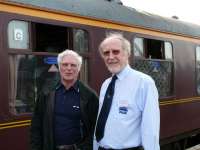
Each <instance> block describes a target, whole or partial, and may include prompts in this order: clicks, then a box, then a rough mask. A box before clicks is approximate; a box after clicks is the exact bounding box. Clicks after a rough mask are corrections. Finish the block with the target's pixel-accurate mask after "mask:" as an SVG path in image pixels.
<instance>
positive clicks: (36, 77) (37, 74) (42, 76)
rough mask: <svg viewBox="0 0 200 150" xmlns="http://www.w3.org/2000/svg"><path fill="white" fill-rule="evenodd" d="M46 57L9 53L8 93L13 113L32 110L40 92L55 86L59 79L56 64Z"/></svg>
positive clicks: (45, 91)
mask: <svg viewBox="0 0 200 150" xmlns="http://www.w3.org/2000/svg"><path fill="white" fill-rule="evenodd" d="M46 58H48V56H34V55H10V57H9V60H10V90H9V91H10V93H9V95H10V107H11V111H12V112H13V113H27V112H32V111H33V104H34V102H35V101H36V99H37V98H38V95H39V94H40V92H44V93H47V92H48V91H49V90H51V89H52V88H53V87H54V86H55V84H56V82H57V80H58V79H59V73H58V69H57V65H56V64H54V62H55V61H53V62H52V60H51V61H45V59H46ZM55 59H56V57H55ZM55 63H56V62H55Z"/></svg>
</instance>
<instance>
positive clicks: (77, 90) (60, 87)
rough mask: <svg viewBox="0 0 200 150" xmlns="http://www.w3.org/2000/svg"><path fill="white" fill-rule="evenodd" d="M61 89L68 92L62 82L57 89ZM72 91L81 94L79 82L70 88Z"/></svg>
mask: <svg viewBox="0 0 200 150" xmlns="http://www.w3.org/2000/svg"><path fill="white" fill-rule="evenodd" d="M59 89H61V90H62V91H63V92H65V91H66V89H65V87H64V85H63V84H62V83H61V82H60V83H59V84H58V85H57V87H56V90H59ZM70 89H74V90H75V91H76V92H78V93H79V81H78V80H77V81H76V82H75V83H74V85H73V86H72V87H70V88H69V89H68V90H70Z"/></svg>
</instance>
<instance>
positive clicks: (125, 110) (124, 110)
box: [119, 107, 128, 114]
mask: <svg viewBox="0 0 200 150" xmlns="http://www.w3.org/2000/svg"><path fill="white" fill-rule="evenodd" d="M127 112H128V108H127V107H119V113H121V114H127Z"/></svg>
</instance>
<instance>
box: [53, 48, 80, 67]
mask: <svg viewBox="0 0 200 150" xmlns="http://www.w3.org/2000/svg"><path fill="white" fill-rule="evenodd" d="M68 55H72V56H74V57H75V58H76V59H77V61H78V70H79V71H80V69H81V65H82V62H83V59H82V57H81V56H80V55H79V54H78V53H76V52H75V51H73V50H69V49H66V50H64V51H63V52H61V53H59V54H58V57H57V62H58V68H59V70H60V64H61V63H62V59H63V57H64V56H68Z"/></svg>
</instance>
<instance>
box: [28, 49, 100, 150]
mask: <svg viewBox="0 0 200 150" xmlns="http://www.w3.org/2000/svg"><path fill="white" fill-rule="evenodd" d="M57 62H58V67H59V72H60V77H61V80H60V82H59V83H58V84H57V86H56V87H55V88H54V89H52V90H51V91H50V92H48V93H42V94H41V95H40V96H39V99H38V100H37V101H36V105H35V110H34V113H33V118H32V123H31V148H32V150H76V149H83V150H90V149H92V141H93V134H94V132H93V131H94V126H95V121H96V116H97V112H98V97H97V96H96V94H95V92H94V91H93V90H91V89H90V88H89V87H88V86H86V85H84V84H83V83H82V82H81V81H79V80H78V75H79V72H80V69H81V64H82V57H81V56H80V55H78V54H77V53H76V52H74V51H72V50H65V51H64V52H62V53H60V54H59V55H58V58H57Z"/></svg>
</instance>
